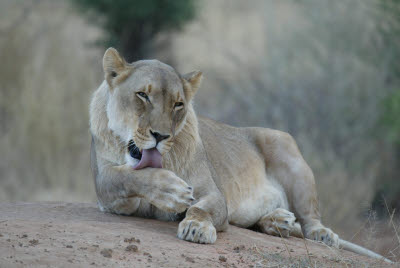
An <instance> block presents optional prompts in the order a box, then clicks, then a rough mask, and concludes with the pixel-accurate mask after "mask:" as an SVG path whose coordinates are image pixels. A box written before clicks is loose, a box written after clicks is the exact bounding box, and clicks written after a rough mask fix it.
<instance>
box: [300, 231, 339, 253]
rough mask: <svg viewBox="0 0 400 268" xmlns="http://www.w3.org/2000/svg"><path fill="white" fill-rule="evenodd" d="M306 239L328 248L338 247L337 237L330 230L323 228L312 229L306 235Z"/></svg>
mask: <svg viewBox="0 0 400 268" xmlns="http://www.w3.org/2000/svg"><path fill="white" fill-rule="evenodd" d="M306 237H307V238H308V239H313V240H316V241H320V242H323V243H325V244H327V245H328V246H332V247H336V248H338V247H339V236H338V235H337V234H335V233H334V232H333V231H332V230H331V229H329V228H326V227H324V226H316V227H312V228H311V229H310V230H309V231H308V232H307V233H306Z"/></svg>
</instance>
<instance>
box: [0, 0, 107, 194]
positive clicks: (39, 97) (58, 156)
mask: <svg viewBox="0 0 400 268" xmlns="http://www.w3.org/2000/svg"><path fill="white" fill-rule="evenodd" d="M0 6H1V7H0V10H3V11H4V10H7V16H9V18H10V19H9V20H7V22H4V23H2V24H1V26H2V27H1V35H0V49H1V51H2V53H1V54H0V61H1V62H2V65H1V66H2V68H1V70H0V81H1V87H0V89H1V91H0V92H1V98H0V107H1V116H2V118H3V120H2V125H3V126H4V127H2V128H1V131H0V148H1V151H2V152H3V157H2V161H1V163H0V177H1V186H2V187H1V188H0V200H1V201H5V200H24V201H27V200H54V199H63V200H69V201H73V200H75V201H84V200H85V201H89V200H94V191H93V190H92V187H91V184H92V181H91V180H90V171H89V165H88V156H89V153H88V150H89V149H88V148H89V141H90V140H89V135H88V112H87V111H88V102H89V96H90V94H91V92H92V91H93V90H94V89H95V88H96V86H97V84H98V83H100V82H101V52H100V51H99V50H96V49H93V48H91V47H90V46H89V45H90V42H93V41H94V40H95V39H96V38H97V36H98V35H99V33H100V31H99V30H96V29H94V28H91V27H89V26H87V25H86V24H85V23H84V20H83V19H81V18H79V17H78V16H76V15H75V14H73V13H72V12H71V10H69V9H68V7H67V6H66V5H65V3H64V2H62V1H45V0H41V1H24V2H18V3H16V2H14V1H2V2H1V3H0ZM21 7H23V9H21ZM20 14H23V15H22V16H21V15H20ZM3 15H4V14H3ZM3 18H4V17H3ZM95 66H98V67H97V68H96V67H95ZM86 70H90V71H86Z"/></svg>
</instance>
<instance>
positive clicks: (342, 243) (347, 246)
mask: <svg viewBox="0 0 400 268" xmlns="http://www.w3.org/2000/svg"><path fill="white" fill-rule="evenodd" d="M339 247H340V248H342V249H345V250H348V251H351V252H354V253H357V254H360V255H364V256H368V257H372V258H375V259H380V260H383V261H385V262H387V263H393V262H392V261H391V260H389V259H387V258H385V257H383V256H382V255H379V254H378V253H375V252H373V251H371V250H369V249H366V248H363V247H361V246H359V245H356V244H353V243H351V242H349V241H346V240H343V239H339Z"/></svg>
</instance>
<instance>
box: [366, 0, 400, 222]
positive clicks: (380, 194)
mask: <svg viewBox="0 0 400 268" xmlns="http://www.w3.org/2000/svg"><path fill="white" fill-rule="evenodd" d="M380 5H381V8H382V10H383V11H384V13H385V14H386V16H387V18H389V19H386V20H384V21H382V23H381V24H380V25H379V26H380V27H379V31H380V33H381V35H382V43H384V44H385V49H386V50H387V51H389V52H390V55H391V57H387V58H386V59H385V60H386V61H387V65H388V68H387V69H388V70H387V73H388V74H387V77H386V79H385V86H386V87H387V90H388V94H387V96H386V97H385V98H384V99H383V101H382V103H381V118H380V122H379V123H380V124H379V128H380V129H381V131H382V136H383V137H384V138H385V140H384V142H385V143H386V146H388V147H390V150H387V152H386V155H385V160H386V161H385V163H384V165H383V166H382V169H381V170H382V171H381V173H380V175H381V179H380V180H379V181H378V182H377V186H376V188H377V191H376V194H375V197H374V200H373V202H372V205H373V208H374V209H376V210H378V212H379V215H381V216H382V215H384V216H387V215H388V213H387V211H386V210H387V208H386V206H388V207H389V209H396V210H400V61H399V59H400V1H399V0H383V1H382V2H381V3H380ZM388 54H389V53H388Z"/></svg>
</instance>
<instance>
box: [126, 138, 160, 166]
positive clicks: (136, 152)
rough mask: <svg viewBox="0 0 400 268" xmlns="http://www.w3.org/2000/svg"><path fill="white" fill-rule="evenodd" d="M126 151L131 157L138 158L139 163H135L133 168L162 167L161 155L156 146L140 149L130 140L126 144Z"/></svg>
mask: <svg viewBox="0 0 400 268" xmlns="http://www.w3.org/2000/svg"><path fill="white" fill-rule="evenodd" d="M128 151H129V154H130V156H131V157H133V158H135V159H138V160H139V163H137V164H136V165H135V166H134V167H133V169H136V170H137V169H142V168H146V167H152V168H162V156H161V154H160V152H159V151H158V150H157V148H155V147H154V148H151V149H143V150H142V151H140V149H139V148H138V147H137V146H136V144H135V142H134V141H133V140H130V141H129V144H128Z"/></svg>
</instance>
